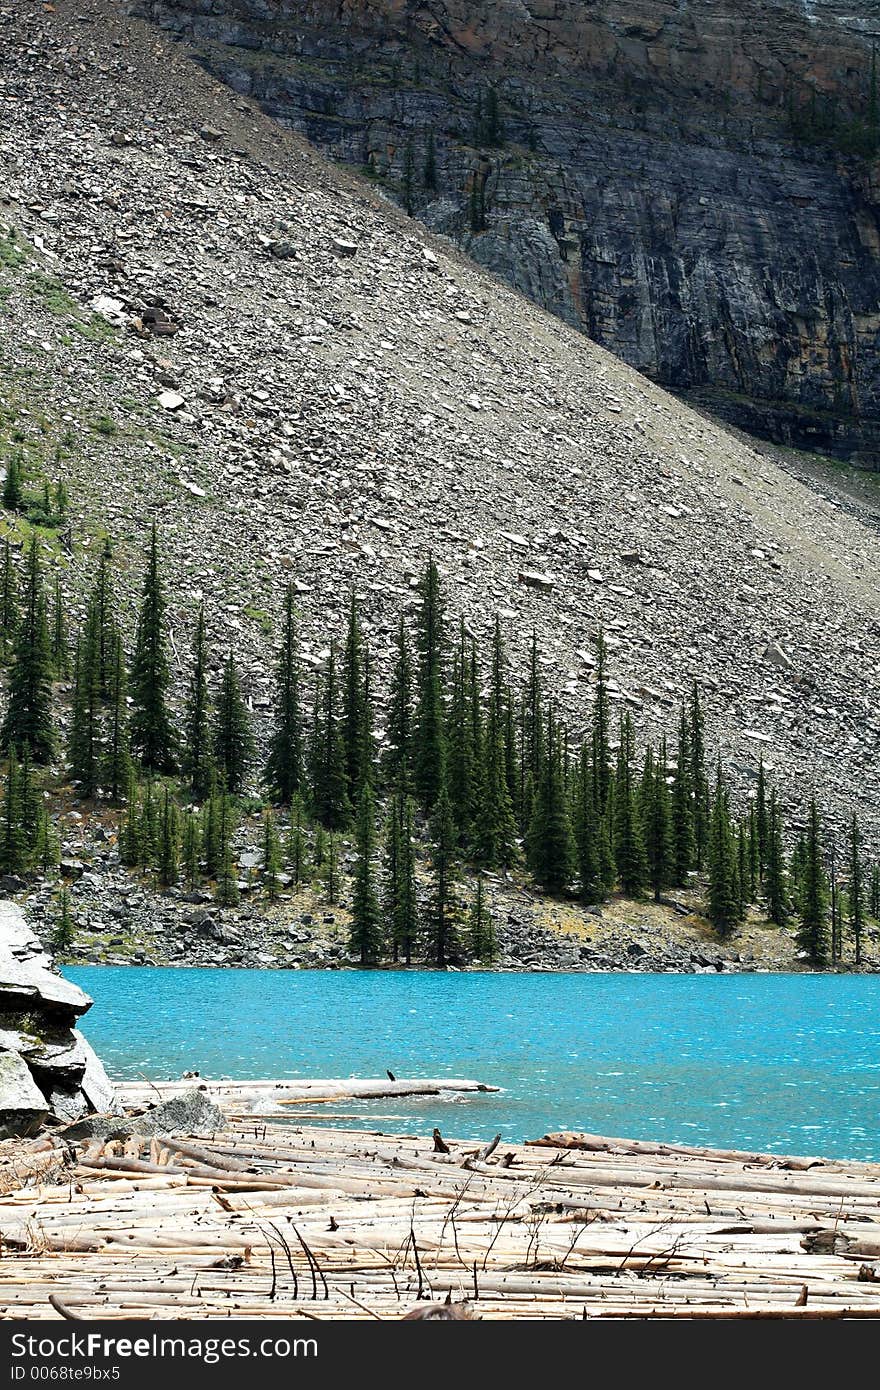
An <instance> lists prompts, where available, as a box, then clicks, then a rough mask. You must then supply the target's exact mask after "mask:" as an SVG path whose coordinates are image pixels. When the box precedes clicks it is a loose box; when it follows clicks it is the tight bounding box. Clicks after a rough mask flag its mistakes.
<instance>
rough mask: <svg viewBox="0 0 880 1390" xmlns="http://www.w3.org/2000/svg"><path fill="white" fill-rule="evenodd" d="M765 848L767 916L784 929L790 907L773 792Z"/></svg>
mask: <svg viewBox="0 0 880 1390" xmlns="http://www.w3.org/2000/svg"><path fill="white" fill-rule="evenodd" d="M766 846H767V847H766V864H765V868H764V894H765V897H766V900H767V915H768V916H769V918H770V921H771V922H776V923H777V924H778V925H779V926H780V927H784V926H785V925H786V923H787V922H788V918H789V911H790V905H789V896H788V884H787V882H786V873H785V857H784V854H783V850H782V820H781V816H780V812H779V806H778V803H777V801H776V792H775V791H771V793H770V806H769V810H768V813H767V841H766Z"/></svg>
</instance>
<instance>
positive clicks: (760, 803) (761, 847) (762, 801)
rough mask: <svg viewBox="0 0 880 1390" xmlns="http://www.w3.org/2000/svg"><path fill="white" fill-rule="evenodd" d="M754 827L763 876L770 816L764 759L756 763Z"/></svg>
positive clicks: (767, 847)
mask: <svg viewBox="0 0 880 1390" xmlns="http://www.w3.org/2000/svg"><path fill="white" fill-rule="evenodd" d="M755 829H756V831H757V836H758V862H759V864H760V874H761V877H762V878H763V876H764V868H765V866H766V863H767V853H768V849H769V840H770V817H769V812H768V809H767V779H766V777H765V775H764V759H763V758H761V759H760V761H759V763H758V791H757V796H756V798H755Z"/></svg>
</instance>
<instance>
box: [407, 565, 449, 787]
mask: <svg viewBox="0 0 880 1390" xmlns="http://www.w3.org/2000/svg"><path fill="white" fill-rule="evenodd" d="M419 593H420V596H421V600H422V603H421V609H420V611H419V621H418V653H419V666H418V681H417V690H416V716H415V731H414V739H413V752H414V763H415V784H416V789H417V791H418V793H419V796H420V798H421V801H422V804H423V806H425V808H426V809H428V810H430V809H431V807H432V806H433V805H434V802H435V801H436V799H437V797H438V795H439V792H440V788H441V786H442V785H444V784H445V775H446V737H445V709H444V689H443V685H444V680H443V670H444V666H443V600H442V597H441V594H440V574H439V572H438V570H437V566H436V565H435V563H434V560H433V557H430V558H429V560H428V564H427V568H426V570H425V574H424V576H423V578H422V580H421V582H420V584H419ZM447 799H448V798H447Z"/></svg>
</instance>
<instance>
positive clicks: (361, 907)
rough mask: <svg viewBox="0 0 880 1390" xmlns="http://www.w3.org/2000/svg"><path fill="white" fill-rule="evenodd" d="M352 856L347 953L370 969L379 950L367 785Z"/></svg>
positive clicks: (371, 809)
mask: <svg viewBox="0 0 880 1390" xmlns="http://www.w3.org/2000/svg"><path fill="white" fill-rule="evenodd" d="M355 853H356V863H355V871H354V888H353V892H352V904H351V928H350V934H349V949H350V951H351V952H352V954H353V955H356V956H357V957H358V959H359V960H360V963H361V965H374V964H375V962H376V961H377V960H378V959H379V955H380V953H381V949H382V918H381V913H380V911H379V899H378V896H377V893H376V865H375V854H376V825H375V809H374V806H373V794H372V792H371V791H370V787H369V783H367V784H366V785H365V786H364V788H363V791H362V792H361V798H360V808H359V811H358V820H357V832H356V835H355Z"/></svg>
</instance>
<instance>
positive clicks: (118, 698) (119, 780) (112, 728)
mask: <svg viewBox="0 0 880 1390" xmlns="http://www.w3.org/2000/svg"><path fill="white" fill-rule="evenodd" d="M127 693H128V682H127V679H126V673H125V657H124V655H123V651H122V635H121V633H120V632H119V631H118V630H117V632H116V637H115V642H114V650H113V657H112V666H111V672H110V711H109V716H108V721H107V737H106V744H105V750H104V769H103V783H104V786H105V787H106V788H107V791H108V793H109V795H110V799H111V801H113V802H114V804H116V805H118V804H119V802H120V801H121V800H122V798H123V796H124V795H125V789H126V787H127V786H128V784H129V779H130V776H131V754H130V753H129V751H128V750H129V737H128V701H127V698H126V697H127Z"/></svg>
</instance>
